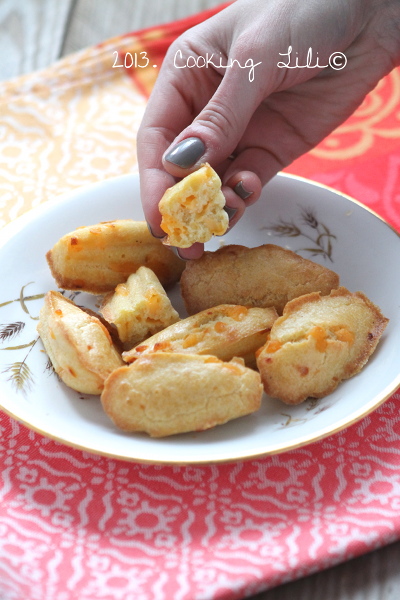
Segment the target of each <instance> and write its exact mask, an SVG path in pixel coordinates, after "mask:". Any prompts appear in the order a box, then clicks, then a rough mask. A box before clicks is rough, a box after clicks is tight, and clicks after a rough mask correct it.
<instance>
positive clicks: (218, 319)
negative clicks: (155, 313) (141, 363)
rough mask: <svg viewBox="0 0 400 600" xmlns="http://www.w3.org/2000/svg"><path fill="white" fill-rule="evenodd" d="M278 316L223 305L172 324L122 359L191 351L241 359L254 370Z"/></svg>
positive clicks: (262, 310) (270, 311) (270, 310)
mask: <svg viewBox="0 0 400 600" xmlns="http://www.w3.org/2000/svg"><path fill="white" fill-rule="evenodd" d="M277 317H278V315H277V313H276V311H275V309H274V308H246V307H245V306H238V305H231V304H222V305H220V306H215V307H213V308H209V309H207V310H204V311H202V312H200V313H198V314H196V315H193V316H192V317H188V318H187V319H183V320H182V321H179V322H178V323H175V324H174V325H170V326H169V327H167V328H166V329H164V330H163V331H160V332H159V333H157V334H155V335H153V336H152V337H150V338H148V339H147V340H145V342H143V343H141V344H140V345H139V346H136V347H135V348H132V350H130V351H129V352H124V353H123V355H122V358H123V359H124V360H125V361H126V362H132V361H134V360H136V359H137V358H139V356H142V355H144V354H148V353H149V352H181V353H182V352H184V353H186V352H187V353H189V354H212V355H214V356H217V357H218V358H220V359H221V360H230V359H231V358H233V357H234V356H238V357H241V358H243V359H244V361H245V362H246V365H247V366H249V367H252V366H255V352H256V350H257V349H258V348H260V346H262V345H263V344H264V343H265V341H266V339H267V335H268V333H269V331H270V329H271V327H272V325H273V323H274V321H275V319H276V318H277Z"/></svg>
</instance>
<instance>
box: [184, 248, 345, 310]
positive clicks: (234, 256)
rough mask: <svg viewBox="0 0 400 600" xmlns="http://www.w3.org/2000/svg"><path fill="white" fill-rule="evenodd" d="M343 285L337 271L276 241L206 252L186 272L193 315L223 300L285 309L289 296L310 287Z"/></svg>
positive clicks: (187, 297) (312, 289)
mask: <svg viewBox="0 0 400 600" xmlns="http://www.w3.org/2000/svg"><path fill="white" fill-rule="evenodd" d="M338 286H339V277H338V275H337V274H336V273H334V272H333V271H330V270H329V269H327V268H326V267H323V266H321V265H318V264H316V263H314V262H312V261H311V260H307V259H306V258H302V257H301V256H298V254H295V253H294V252H291V251H290V250H286V249H284V248H281V247H280V246H275V245H273V244H265V245H263V246H258V247H257V248H246V247H245V246H238V245H230V246H223V247H222V248H220V249H219V250H217V251H216V252H205V253H204V254H203V256H202V257H201V258H199V259H197V260H191V261H188V262H187V264H186V268H185V271H184V272H183V274H182V277H181V292H182V296H183V299H184V301H185V305H186V309H187V311H188V313H189V314H190V315H192V314H195V313H197V312H200V311H201V310H205V309H206V308H210V307H211V306H217V305H218V304H242V305H244V306H259V307H267V306H274V307H275V308H276V310H277V311H278V313H279V314H282V311H283V308H284V306H285V304H286V303H287V302H288V301H289V300H292V299H293V298H296V297H297V296H301V295H303V294H308V293H310V292H321V293H322V294H329V292H330V291H331V290H332V289H335V288H337V287H338Z"/></svg>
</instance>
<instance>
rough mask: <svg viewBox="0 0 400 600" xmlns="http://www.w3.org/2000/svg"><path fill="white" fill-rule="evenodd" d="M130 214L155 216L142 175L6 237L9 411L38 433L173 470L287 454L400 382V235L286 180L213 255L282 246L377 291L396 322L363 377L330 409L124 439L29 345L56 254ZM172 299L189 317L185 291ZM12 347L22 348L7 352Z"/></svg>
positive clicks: (271, 188) (40, 214) (329, 401)
mask: <svg viewBox="0 0 400 600" xmlns="http://www.w3.org/2000/svg"><path fill="white" fill-rule="evenodd" d="M118 218H133V219H137V220H142V219H143V213H142V209H141V205H140V200H139V184H138V177H137V176H135V175H128V176H124V177H119V178H117V179H112V180H108V181H105V182H104V183H101V184H96V185H93V186H90V187H87V188H84V189H79V190H77V191H74V192H72V193H70V194H68V195H65V196H63V197H62V198H60V199H59V201H55V202H51V203H47V204H44V205H42V206H40V207H39V208H37V209H35V210H32V211H30V212H29V213H27V214H26V215H24V216H23V217H21V218H19V219H17V220H16V221H14V222H13V223H11V224H10V225H8V226H7V227H6V228H4V229H3V230H2V231H1V234H0V236H1V242H0V282H1V283H0V323H1V330H2V331H3V334H5V335H6V339H4V340H3V341H2V342H1V343H0V406H1V407H2V408H3V409H4V410H5V411H6V412H7V413H8V414H9V415H11V416H13V417H14V418H16V419H17V420H19V421H21V422H22V423H24V424H25V425H27V426H28V427H30V428H32V429H34V430H36V431H38V432H40V433H42V434H43V435H46V436H48V437H51V438H54V439H56V440H58V441H60V442H62V443H65V444H67V445H70V446H73V447H77V448H81V449H83V450H87V451H89V452H93V453H96V454H102V455H106V456H111V457H114V458H121V459H126V460H135V461H139V462H152V463H163V464H165V463H167V464H190V463H192V464H193V463H212V462H220V461H230V460H237V459H245V458H254V457H258V456H262V455H267V454H273V453H278V452H283V451H286V450H289V449H291V448H296V447H299V446H303V445H305V444H308V443H310V442H312V441H315V440H318V439H320V438H322V437H324V436H327V435H329V434H331V433H333V432H336V431H339V430H340V429H342V428H344V427H346V426H348V425H350V424H351V423H354V422H355V421H357V420H358V419H360V418H361V417H363V416H364V415H366V414H367V413H369V412H370V411H372V410H373V409H374V408H376V407H377V406H378V405H379V404H381V403H382V402H383V401H384V400H385V399H386V398H387V397H388V396H389V395H391V394H392V393H393V392H394V391H395V390H396V388H397V387H398V386H399V385H400V374H399V371H400V365H399V348H400V306H399V298H400V278H399V277H398V268H399V267H398V265H399V256H400V238H399V236H398V235H397V233H396V232H395V231H394V230H393V229H391V228H390V227H389V226H388V225H387V224H386V223H385V222H384V221H382V220H381V219H380V218H379V217H377V216H376V215H375V214H373V213H372V212H370V211H369V210H367V209H366V208H364V207H363V206H361V205H360V204H358V203H357V202H356V201H354V200H352V199H351V198H348V197H346V196H343V195H342V194H339V193H337V192H335V191H333V190H331V189H329V188H326V187H325V186H321V185H318V184H314V183H311V182H308V181H306V180H302V179H300V178H296V177H291V176H286V175H279V176H277V177H275V179H274V180H273V181H272V182H271V183H269V184H268V185H267V186H266V188H265V190H264V192H263V197H262V198H261V199H260V200H259V202H258V203H257V204H255V205H254V206H252V207H251V208H250V209H248V210H247V211H246V214H245V217H244V218H243V219H242V220H241V221H240V223H239V224H238V225H236V226H235V227H234V228H233V229H232V231H231V232H230V233H229V234H227V235H226V236H224V237H223V238H215V239H214V240H213V241H212V242H210V244H209V245H208V248H209V249H216V248H217V247H219V245H220V244H221V243H226V244H228V243H237V244H243V245H247V246H258V245H261V244H265V243H275V244H278V245H282V246H285V247H286V248H290V249H292V250H294V251H296V252H298V253H299V254H300V255H302V256H304V257H306V258H311V259H312V260H315V261H316V262H318V263H320V264H323V265H326V266H327V267H329V268H331V269H333V270H335V271H336V272H337V273H339V275H340V278H341V284H342V285H344V286H346V287H348V288H349V289H350V290H351V291H356V290H361V291H363V292H364V293H366V294H367V296H368V297H369V298H370V299H371V300H372V301H373V302H375V303H376V304H377V305H378V306H380V308H381V310H382V312H383V313H384V315H385V316H387V317H389V319H390V323H389V325H388V327H387V329H386V331H385V333H384V335H383V337H382V339H381V342H380V344H379V346H378V348H377V350H376V352H375V354H374V355H373V356H372V358H371V359H370V361H369V362H368V364H367V365H366V367H365V368H364V369H363V370H362V372H361V373H360V374H359V375H357V376H355V377H353V378H352V379H349V380H347V381H345V382H344V383H342V384H341V385H340V386H339V387H338V388H337V390H336V391H335V392H334V393H333V394H331V395H330V396H327V397H326V398H323V399H321V400H319V401H311V400H310V401H306V402H305V403H303V404H302V405H300V406H296V407H290V406H286V405H284V404H282V403H281V402H279V401H277V400H271V399H269V398H267V397H266V396H265V397H264V400H263V405H262V408H261V409H260V410H259V411H258V412H257V413H255V414H253V415H250V416H247V417H244V418H241V419H238V420H236V421H231V422H230V423H227V424H226V425H223V426H219V427H216V428H214V429H211V430H208V431H205V432H202V433H189V434H184V435H178V436H173V437H170V438H165V439H151V438H149V437H147V436H146V435H145V434H124V433H121V432H120V431H119V430H117V429H116V428H115V427H114V425H113V424H112V423H111V421H109V420H108V418H107V417H106V416H105V414H104V413H103V412H102V409H101V405H100V401H99V398H96V397H91V396H87V397H83V396H82V395H80V394H78V393H76V392H74V391H72V390H70V389H68V388H67V387H66V386H64V384H62V383H61V382H60V381H58V379H57V377H56V376H55V375H54V373H52V371H51V369H48V368H46V365H47V356H46V355H45V353H44V352H43V347H42V345H41V342H40V340H39V341H37V342H36V343H35V344H34V345H29V346H28V345H27V344H30V343H31V342H33V341H34V340H36V339H37V333H36V325H37V320H36V318H37V316H38V314H39V310H40V307H41V304H42V302H43V299H42V295H43V293H45V292H46V291H48V290H50V289H57V287H56V284H55V283H54V281H53V279H52V277H51V275H50V272H49V269H48V267H47V263H46V259H45V253H46V251H47V250H48V249H49V248H51V247H52V246H53V244H54V243H55V242H56V241H57V240H58V239H59V238H60V237H61V236H62V235H64V234H65V233H67V232H69V231H72V230H73V229H75V228H76V227H78V226H80V225H90V224H94V223H97V222H99V221H106V220H112V219H118ZM68 295H70V293H68ZM171 298H172V301H173V303H174V304H175V306H176V307H177V309H178V310H179V311H180V312H181V314H182V316H183V314H184V313H183V311H182V302H181V301H180V296H179V289H176V290H175V291H174V292H173V293H172V294H171ZM93 301H94V298H93V297H91V296H89V295H87V294H80V295H79V303H80V304H86V305H88V306H92V307H93ZM18 323H22V324H23V325H18ZM12 324H14V325H13V326H12ZM12 332H14V335H13V336H12V337H11V336H10V337H8V334H11V333H12ZM10 346H12V347H15V346H17V347H19V348H16V349H15V348H14V349H7V348H9V347H10ZM20 346H25V347H20ZM18 376H20V377H19V379H20V383H21V385H20V387H19V388H18V386H17V383H18V381H17V380H18Z"/></svg>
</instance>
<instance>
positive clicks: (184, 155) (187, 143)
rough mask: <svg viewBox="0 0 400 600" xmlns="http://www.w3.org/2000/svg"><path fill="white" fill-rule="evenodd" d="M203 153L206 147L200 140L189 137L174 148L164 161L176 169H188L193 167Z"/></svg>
mask: <svg viewBox="0 0 400 600" xmlns="http://www.w3.org/2000/svg"><path fill="white" fill-rule="evenodd" d="M205 151H206V147H205V145H204V144H203V142H202V141H201V139H200V138H197V137H190V138H186V140H182V141H181V142H179V144H177V145H176V146H174V148H172V150H170V151H169V152H168V153H167V154H166V155H165V160H167V161H168V162H170V163H173V164H174V165H176V166H177V167H181V168H182V169H187V168H188V167H193V165H194V164H196V162H197V161H198V160H199V158H200V157H201V156H202V155H203V154H204V152H205Z"/></svg>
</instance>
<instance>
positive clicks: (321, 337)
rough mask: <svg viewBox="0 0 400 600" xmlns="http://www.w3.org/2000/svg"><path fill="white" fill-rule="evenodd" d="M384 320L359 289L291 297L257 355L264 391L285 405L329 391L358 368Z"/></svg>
mask: <svg viewBox="0 0 400 600" xmlns="http://www.w3.org/2000/svg"><path fill="white" fill-rule="evenodd" d="M387 323H388V319H386V318H385V317H384V316H383V315H382V313H381V311H380V309H379V308H378V307H377V306H375V305H374V304H373V303H372V302H371V301H370V300H369V299H368V298H367V297H366V296H365V295H364V294H363V293H361V292H355V293H351V292H349V291H348V290H347V289H345V288H343V287H342V288H339V289H338V290H333V291H332V292H331V294H330V295H329V296H321V294H319V293H312V294H307V295H304V296H301V297H300V298H296V299H295V300H292V301H291V302H289V303H288V304H287V305H286V306H285V309H284V311H283V316H282V317H280V318H279V319H277V320H276V321H275V323H274V325H273V326H272V329H271V333H270V336H269V340H268V342H267V343H266V344H265V346H264V347H263V348H262V349H261V351H260V352H259V354H258V356H257V366H258V368H259V371H260V374H261V378H262V381H263V384H264V389H265V392H266V393H267V394H268V395H269V396H272V397H275V398H280V399H281V400H283V402H286V403H287V404H299V403H300V402H302V401H303V400H305V399H306V398H308V397H313V398H322V397H323V396H326V395H327V394H330V393H331V392H333V390H334V389H335V388H336V387H337V385H338V384H339V383H340V382H341V381H342V380H343V379H348V378H349V377H352V376H353V375H355V374H356V373H358V372H359V371H360V370H361V369H362V367H363V366H364V365H365V363H366V362H367V360H368V358H369V357H370V356H371V354H372V353H373V351H374V350H375V348H376V345H377V343H378V341H379V339H380V337H381V335H382V333H383V331H384V329H385V327H386V325H387Z"/></svg>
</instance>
